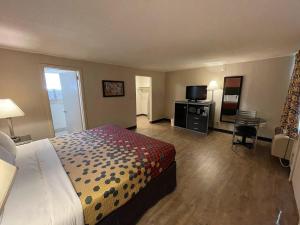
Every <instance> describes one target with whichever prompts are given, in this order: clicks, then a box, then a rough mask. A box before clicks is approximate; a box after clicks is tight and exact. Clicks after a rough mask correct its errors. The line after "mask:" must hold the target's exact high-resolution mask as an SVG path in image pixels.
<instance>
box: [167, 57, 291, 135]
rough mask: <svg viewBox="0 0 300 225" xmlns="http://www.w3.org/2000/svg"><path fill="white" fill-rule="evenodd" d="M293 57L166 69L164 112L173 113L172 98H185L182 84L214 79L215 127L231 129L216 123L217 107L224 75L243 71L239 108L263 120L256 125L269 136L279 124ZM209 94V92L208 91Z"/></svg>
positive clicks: (170, 115) (200, 82) (194, 83)
mask: <svg viewBox="0 0 300 225" xmlns="http://www.w3.org/2000/svg"><path fill="white" fill-rule="evenodd" d="M292 65H293V57H292V56H291V57H281V58H274V59H268V60H260V61H253V62H246V63H236V64H228V65H224V66H214V67H205V68H199V69H191V70H181V71H175V72H168V73H166V114H167V117H168V118H172V117H173V113H174V101H175V100H182V99H184V98H185V86H186V85H200V84H204V85H205V84H208V83H209V82H210V81H211V80H216V81H217V82H218V84H219V86H220V89H218V90H216V91H215V93H214V100H215V101H216V111H215V127H219V128H223V129H232V126H231V125H230V124H228V123H220V122H219V120H220V107H221V101H222V88H223V82H224V80H223V79H224V76H235V75H243V76H244V80H243V88H242V96H241V105H240V108H241V109H245V110H247V109H248V110H256V111H257V113H258V116H260V117H263V118H265V119H266V120H267V124H266V126H265V127H263V128H261V129H260V133H259V135H260V136H264V137H272V135H273V130H274V128H275V127H276V126H278V125H279V122H280V115H281V112H282V108H283V104H284V101H285V97H286V94H287V89H288V84H289V78H290V74H291V68H292ZM208 98H211V92H208Z"/></svg>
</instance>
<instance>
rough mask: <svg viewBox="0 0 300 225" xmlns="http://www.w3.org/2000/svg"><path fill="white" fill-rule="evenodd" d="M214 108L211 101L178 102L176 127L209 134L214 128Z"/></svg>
mask: <svg viewBox="0 0 300 225" xmlns="http://www.w3.org/2000/svg"><path fill="white" fill-rule="evenodd" d="M214 106H215V104H214V103H213V102H211V101H199V102H188V101H176V102H175V116H174V126H176V127H182V128H186V129H189V130H193V131H196V132H199V133H203V134H208V130H209V127H213V118H214Z"/></svg>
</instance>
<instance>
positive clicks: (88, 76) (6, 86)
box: [0, 49, 165, 139]
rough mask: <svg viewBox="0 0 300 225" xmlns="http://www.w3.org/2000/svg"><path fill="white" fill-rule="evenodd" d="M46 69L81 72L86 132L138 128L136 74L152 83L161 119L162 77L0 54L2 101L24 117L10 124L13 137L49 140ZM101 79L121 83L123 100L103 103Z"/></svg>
mask: <svg viewBox="0 0 300 225" xmlns="http://www.w3.org/2000/svg"><path fill="white" fill-rule="evenodd" d="M45 65H53V66H57V67H60V68H71V69H72V68H73V69H76V70H80V72H81V78H82V85H83V95H84V107H85V114H86V124H87V128H93V127H96V126H99V125H101V124H105V123H115V124H119V125H121V126H123V127H129V126H134V125H136V117H135V110H136V105H135V104H136V100H135V75H136V74H139V75H145V76H151V77H152V88H153V112H152V116H153V120H156V119H160V118H163V117H164V115H165V113H164V98H163V97H164V88H165V75H164V73H160V72H151V71H142V70H137V69H132V68H127V67H121V66H113V65H107V64H100V63H91V62H85V61H77V60H70V59H65V58H59V57H51V56H45V55H40V54H31V53H23V52H18V51H11V50H4V49H0V98H11V99H13V100H14V101H15V102H16V103H17V104H18V105H19V106H20V108H21V109H23V111H24V112H25V114H26V116H24V117H20V118H15V119H14V120H13V121H14V124H15V132H16V134H17V135H23V134H31V135H32V136H33V138H34V139H39V138H45V137H49V136H51V134H52V133H51V132H52V127H51V120H50V118H51V117H50V115H49V106H48V97H47V93H46V90H45V88H44V82H43V78H42V77H43V76H42V71H43V67H44V66H45ZM104 79H107V80H123V81H125V97H117V98H103V97H102V84H101V81H102V80H104ZM0 130H4V131H5V132H8V129H7V125H6V121H5V120H0Z"/></svg>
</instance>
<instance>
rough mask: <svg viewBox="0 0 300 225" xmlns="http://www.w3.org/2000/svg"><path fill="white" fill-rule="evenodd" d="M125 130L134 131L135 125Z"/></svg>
mask: <svg viewBox="0 0 300 225" xmlns="http://www.w3.org/2000/svg"><path fill="white" fill-rule="evenodd" d="M126 129H127V130H135V129H136V125H134V126H132V127H127V128H126Z"/></svg>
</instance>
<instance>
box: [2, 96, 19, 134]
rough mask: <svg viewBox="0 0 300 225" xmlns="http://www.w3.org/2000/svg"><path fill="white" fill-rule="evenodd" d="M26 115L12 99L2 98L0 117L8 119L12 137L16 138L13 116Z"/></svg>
mask: <svg viewBox="0 0 300 225" xmlns="http://www.w3.org/2000/svg"><path fill="white" fill-rule="evenodd" d="M24 115H25V114H24V112H23V111H22V110H21V109H20V108H19V107H18V106H17V105H16V103H14V102H13V101H12V100H11V99H0V119H7V122H8V127H9V132H10V136H11V138H12V139H14V138H15V132H14V127H13V123H12V118H13V117H18V116H24Z"/></svg>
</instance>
